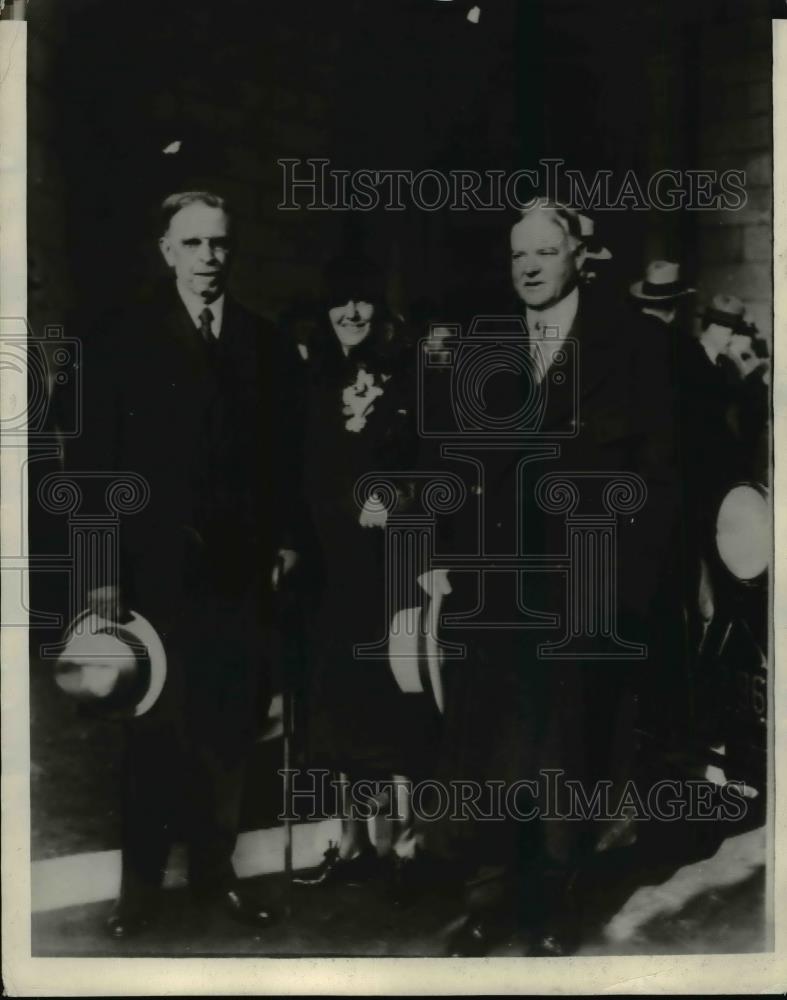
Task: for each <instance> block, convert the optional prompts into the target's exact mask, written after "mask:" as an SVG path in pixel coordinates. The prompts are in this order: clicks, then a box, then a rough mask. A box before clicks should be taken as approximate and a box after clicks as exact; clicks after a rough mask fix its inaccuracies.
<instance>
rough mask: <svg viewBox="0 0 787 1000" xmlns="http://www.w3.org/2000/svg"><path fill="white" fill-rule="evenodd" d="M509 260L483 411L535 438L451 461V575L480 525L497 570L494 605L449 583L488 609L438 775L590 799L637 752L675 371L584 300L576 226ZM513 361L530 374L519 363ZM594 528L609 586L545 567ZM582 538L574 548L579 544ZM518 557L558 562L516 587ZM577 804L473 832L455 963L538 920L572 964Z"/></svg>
mask: <svg viewBox="0 0 787 1000" xmlns="http://www.w3.org/2000/svg"><path fill="white" fill-rule="evenodd" d="M511 251H512V280H513V285H514V289H515V291H516V293H517V295H518V297H519V300H520V310H521V311H520V313H519V317H518V319H517V322H518V323H519V328H520V331H521V332H520V340H521V344H520V345H519V346H518V347H517V345H516V343H515V342H512V341H511V340H509V341H508V343H507V347H506V350H505V351H504V352H503V354H502V355H501V357H503V359H504V362H503V363H496V364H492V365H491V366H490V370H489V373H488V374H487V375H485V377H484V379H483V380H482V381H483V399H484V400H485V402H486V406H487V409H488V411H489V413H490V414H491V416H492V417H493V418H494V422H493V426H496V427H507V428H508V429H509V430H510V429H511V428H512V427H514V426H516V423H517V421H516V420H515V421H513V423H512V418H511V415H514V414H519V415H520V416H519V417H517V420H518V421H519V426H520V427H521V430H522V433H521V437H519V438H517V435H516V434H515V433H514V434H508V436H507V439H506V440H502V439H501V440H500V441H497V442H496V444H495V446H494V447H493V448H489V447H488V448H487V450H486V454H484V447H483V442H481V443H479V442H478V441H476V443H475V445H473V444H471V443H469V444H468V447H467V448H465V449H463V448H462V447H461V446H460V445H456V444H452V447H451V451H452V453H453V455H454V456H458V455H459V454H460V453H461V452H462V451H463V450H464V451H465V452H466V454H467V456H468V457H466V458H464V459H459V460H457V461H455V462H454V463H453V464H452V466H451V467H452V471H456V472H461V470H462V468H464V469H465V470H468V469H469V470H471V471H470V473H469V476H468V473H467V472H465V473H464V475H465V479H468V478H469V480H470V481H469V482H468V490H467V493H468V497H470V498H471V499H470V501H469V502H468V504H466V505H465V508H464V509H463V510H462V511H461V512H460V513H459V514H458V515H457V516H456V517H455V518H454V520H453V523H452V524H449V525H448V526H447V527H446V529H445V530H444V531H443V533H442V538H441V539H440V541H439V547H442V552H443V553H445V554H453V555H454V556H455V557H457V556H458V557H461V556H462V555H463V554H466V553H473V552H475V551H477V548H478V528H477V526H478V525H481V526H482V528H483V551H484V552H485V553H486V554H487V566H486V568H485V570H484V576H483V592H482V594H480V595H479V591H478V583H477V582H474V574H466V573H461V572H452V573H450V575H449V577H448V583H449V586H451V587H452V588H453V593H452V594H451V597H450V601H452V602H453V604H454V608H455V609H456V610H457V611H458V610H459V609H460V608H461V610H462V611H464V610H465V609H471V608H475V611H474V612H473V613H472V614H471V615H469V616H468V617H467V619H466V621H465V622H464V623H462V631H461V632H454V630H453V629H451V630H448V629H447V630H446V632H445V638H446V639H447V640H449V641H453V640H455V639H457V638H460V639H462V640H464V641H466V644H467V648H468V650H469V657H468V659H467V660H466V662H465V663H463V664H458V665H454V664H451V663H450V662H449V663H447V664H446V668H445V675H446V720H445V733H446V739H447V741H448V743H447V753H446V759H445V760H444V762H443V767H442V769H441V774H442V776H443V777H444V778H447V779H449V780H450V778H451V777H459V778H468V777H470V778H473V777H474V778H476V779H478V780H482V781H483V780H488V779H489V778H490V777H491V778H494V779H500V780H502V781H503V782H504V785H505V787H506V788H511V787H512V786H514V784H515V783H516V782H518V781H521V780H523V779H524V780H533V779H536V778H537V777H538V774H539V772H541V773H543V772H546V771H548V770H558V771H560V772H562V778H563V779H565V780H574V781H576V782H579V783H580V785H581V787H582V788H584V790H585V792H586V793H587V795H589V796H591V797H592V791H593V785H594V782H595V781H597V780H599V779H607V780H610V781H612V782H615V781H616V779H617V781H618V783H619V781H620V779H621V778H622V777H623V775H621V774H619V773H616V770H615V769H616V767H617V768H618V769H620V767H621V762H622V761H624V760H625V758H626V756H630V754H631V743H632V726H631V715H632V705H633V700H634V688H635V682H634V678H635V676H636V673H637V672H640V671H642V669H643V659H642V658H641V657H642V653H643V647H644V648H645V650H646V649H647V643H648V639H649V635H650V630H651V626H652V623H653V615H654V609H655V608H656V607H657V605H658V602H659V600H660V595H661V593H662V586H663V580H664V577H665V573H666V571H667V569H668V566H667V565H666V563H667V562H668V558H667V556H668V553H669V552H670V550H671V543H672V540H673V534H674V529H675V522H676V511H677V486H678V482H677V472H676V465H675V459H674V409H675V407H674V400H673V398H672V388H671V380H670V354H669V350H668V349H667V346H666V345H665V348H664V349H663V350H662V349H660V348H659V346H658V345H656V347H655V348H654V347H653V345H652V344H651V343H650V342H644V341H643V340H641V339H640V338H638V336H637V330H636V328H635V326H633V325H632V322H631V320H630V319H628V318H627V316H626V313H625V312H624V311H623V309H622V307H619V306H617V305H616V304H615V303H614V302H612V301H610V300H609V299H606V298H605V299H599V298H596V297H594V296H593V293H592V292H591V291H590V290H581V289H580V286H579V284H578V278H579V273H580V269H581V267H582V264H583V260H584V245H583V241H582V234H581V229H580V226H579V222H578V219H577V217H576V215H575V213H573V212H571V211H569V210H567V209H565V208H563V207H561V206H556V205H553V204H543V203H541V204H538V205H536V206H535V207H534V208H533V209H532V210H530V211H527V212H525V213H523V216H522V218H521V220H520V221H519V222H517V224H516V225H515V226H514V227H513V229H512V232H511ZM498 325H499V324H498ZM461 349H463V348H460V350H461ZM515 349H516V350H518V351H519V352H520V356H521V357H522V361H521V362H520V363H512V361H511V359H512V357H513V356H514V353H512V352H514V351H515ZM481 350H483V348H481ZM525 356H529V358H530V362H529V363H528V362H527V360H526V357H525ZM460 367H461V365H460ZM479 378H480V376H479ZM470 437H472V435H469V436H468V441H469V440H470ZM474 453H475V458H474V459H473V458H472V457H470V456H471V455H473V454H474ZM449 462H450V459H449ZM469 463H474V464H469ZM544 476H551V477H552V479H551V482H552V484H553V485H552V487H549V486H548V484H549V482H550V480H544V479H543V477H544ZM539 482H540V483H541V486H540V487H538V488H537V484H538V483H539ZM615 483H617V486H615V485H614V484H615ZM607 486H609V487H610V489H609V490H607ZM583 517H584V518H586V519H587V518H588V517H589V518H591V519H596V525H597V526H599V525H600V521H601V522H604V523H603V525H600V528H601V530H602V533H603V532H608V531H609V529H610V517H612V519H613V520H615V528H616V552H617V555H616V558H615V559H614V561H613V563H612V565H611V567H607V569H606V570H604V571H603V572H601V573H600V574H599V570H598V569H597V570H596V573H597V574H599V575H597V576H596V578H595V581H594V580H591V579H590V578H586V579H585V580H577V578H576V577H573V583H572V582H571V581H572V574H571V573H566V572H565V567H564V568H563V570H562V571H561V569H560V568H559V567H556V568H555V569H553V570H550V569H549V568H548V564H549V561H550V560H551V559H554V557H561V556H562V557H565V556H567V555H570V554H571V552H572V542H571V540H570V539H571V537H573V538H574V540H575V541H576V540H577V539H579V538H581V537H583V536H582V535H581V531H582V530H584V531H586V532H587V531H588V530H589V529H588V524H589V522H588V521H587V520H585V521H584V522H583V521H582V520H581V519H582V518H583ZM599 519H600V521H599ZM572 525H573V528H574V529H576V530H577V531H580V534H575V535H573V536H571V533H570V531H569V528H571V526H572ZM584 537H585V538H590V535H588V534H586V535H585V536H584ZM597 537H598V538H600V537H601V536H600V535H599V536H597ZM605 537H606V538H607V539H609V537H610V536H609V535H608V534H607V535H606V536H605ZM583 544H584V543H583ZM589 544H597V541H596V540H594V539H590V543H589ZM605 544H606V543H605ZM596 551H597V552H598V551H599V549H597V550H596ZM610 551H612V552H614V551H615V549H614V548H612V549H611V550H610ZM440 554H441V552H440V551H439V550H438V552H437V554H436V556H435V565H436V566H438V567H439V565H440ZM496 554H497V556H496ZM512 556H513V557H515V558H516V559H519V558H522V557H525V558H531V559H532V558H535V559H537V558H538V557H539V556H540V557H542V558H543V560H545V562H543V564H542V566H541V567H540V568H536V565H535V563H531V565H532V566H533V571H527V570H525V572H518V571H516V570H514V571H513V572H512V568H511V557H512ZM497 557H499V564H496V558H497ZM506 557H508V564H507V563H506ZM429 586H431V587H440V586H443V588H445V572H444V571H442V572H441V571H440V570H437V571H436V572H435V573H433V574H432V579H431V580H430V581H429V582H428V583H427V587H429ZM593 587H595V588H596V589H595V591H593V590H591V588H593ZM517 588H518V589H517ZM469 591H473V593H468V592H469ZM479 608H481V610H479ZM589 608H590V609H595V610H588V609H589ZM578 609H580V610H579V611H578ZM446 610H447V611H448V610H450V605H449V606H447V607H446ZM583 613H584V614H585V615H587V616H590V618H592V621H589V619H586V620H584V621H583V619H582V617H581V615H582V614H583ZM588 624H592V625H594V626H598V627H597V628H595V630H594V628H588V627H586V626H587V625H588ZM490 625H493V626H494V627H491V628H490ZM561 640H565V641H563V642H562V643H561ZM561 657H563V658H561ZM565 657H568V658H565ZM644 662H646V660H645V661H644ZM452 737H453V738H452ZM565 787H566V786H564V785H563V784H562V783H561V784H560V788H559V790H558V795H557V802H556V803H555V802H553V810H552V812H551V814H548V815H546V816H545V815H544V812H545V802H544V798H543V785H541V786H538V787H536V788H535V789H533V788H532V787H531V788H525V789H524V790H523V793H522V794H521V795H520V796H519V797H518V798H517V799H516V800H508V802H507V811H508V816H509V819H508V820H507V821H505V822H502V823H501V822H494V821H487V822H484V821H483V820H482V821H479V822H478V823H476V824H475V827H476V836H475V838H474V847H473V850H474V863H475V871H474V874H473V876H472V877H471V878H470V879H469V880H468V883H467V888H468V892H467V904H468V914H467V917H466V919H465V921H464V922H463V924H462V925H461V927H460V928H459V930H458V932H457V933H456V934H455V935H454V936H453V937H452V940H451V942H450V945H449V951H450V953H451V954H455V955H462V954H465V955H468V954H476V955H478V954H484V953H485V952H486V950H487V949H488V947H489V944H490V941H491V937H492V935H493V934H494V927H495V925H497V927H498V930H499V929H500V927H501V926H506V925H507V920H506V921H505V922H503V923H501V921H502V918H503V916H505V917H506V918H508V919H511V918H512V919H515V920H516V921H518V922H521V921H525V922H526V924H527V927H528V930H529V931H530V933H531V935H532V938H531V953H533V954H542V955H562V954H567V953H570V952H571V951H573V950H575V948H576V947H577V946H578V935H577V926H576V922H575V921H574V920H573V919H572V917H573V911H572V885H573V883H574V880H575V877H576V874H577V871H578V869H579V866H580V863H581V861H582V859H583V857H584V856H585V853H586V852H587V851H588V850H592V848H593V843H594V841H593V832H594V831H593V830H592V828H591V825H590V824H588V823H584V822H580V821H578V820H577V818H576V816H574V817H573V818H567V817H566V816H564V815H563V813H564V812H566V811H567V810H568V809H569V808H570V807H571V801H570V800H567V799H566V797H565V795H564V789H565ZM534 799H540V801H537V802H535V807H536V808H537V809H540V810H541V812H540V814H539V815H540V818H538V819H536V820H533V821H530V822H528V821H524V820H521V821H517V820H514V821H511V818H510V817H511V813H512V811H514V810H518V811H519V813H520V815H521V816H523V817H524V816H527V815H529V814H530V815H535V814H533V813H532V808H533V806H534ZM555 805H556V806H557V808H556V809H555V808H554V806H555Z"/></svg>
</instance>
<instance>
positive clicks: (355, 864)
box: [292, 844, 380, 888]
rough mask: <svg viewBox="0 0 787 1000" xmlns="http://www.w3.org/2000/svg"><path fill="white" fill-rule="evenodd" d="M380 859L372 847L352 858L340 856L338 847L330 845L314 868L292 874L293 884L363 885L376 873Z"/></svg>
mask: <svg viewBox="0 0 787 1000" xmlns="http://www.w3.org/2000/svg"><path fill="white" fill-rule="evenodd" d="M379 869H380V860H379V858H378V857H377V854H376V852H375V851H374V849H373V848H371V847H367V848H365V849H364V850H363V851H361V853H360V854H358V855H357V856H356V857H354V858H348V859H345V858H340V857H339V848H338V847H336V846H335V845H333V844H332V845H331V846H330V847H329V848H328V850H327V851H326V852H325V855H324V860H323V861H322V863H321V864H319V865H318V866H317V867H316V868H310V869H308V870H307V871H305V872H302V873H301V874H300V875H294V876H293V878H292V883H293V885H300V886H307V887H315V888H316V887H318V886H324V885H353V886H358V885H363V883H364V882H368V881H369V880H370V879H372V878H374V877H375V875H377V874H378V872H379Z"/></svg>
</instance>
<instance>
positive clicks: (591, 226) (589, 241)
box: [577, 212, 612, 260]
mask: <svg viewBox="0 0 787 1000" xmlns="http://www.w3.org/2000/svg"><path fill="white" fill-rule="evenodd" d="M577 214H578V218H579V228H580V229H581V231H582V242H583V243H584V244H585V256H586V257H587V258H588V259H589V260H612V253H611V252H610V251H609V250H607V248H606V247H602V246H601V245H600V244H599V243H597V242H596V223H595V222H594V221H593V220H592V219H591V218H590V216H589V215H583V214H582V213H581V212H579V213H577Z"/></svg>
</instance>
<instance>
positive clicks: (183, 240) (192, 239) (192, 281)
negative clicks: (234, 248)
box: [159, 202, 230, 302]
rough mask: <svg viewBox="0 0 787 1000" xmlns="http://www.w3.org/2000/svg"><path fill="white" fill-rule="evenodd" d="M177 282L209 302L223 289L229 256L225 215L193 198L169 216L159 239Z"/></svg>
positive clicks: (227, 228)
mask: <svg viewBox="0 0 787 1000" xmlns="http://www.w3.org/2000/svg"><path fill="white" fill-rule="evenodd" d="M159 246H160V247H161V252H162V254H163V255H164V260H165V261H166V262H167V264H169V266H170V267H171V268H172V269H173V271H174V272H175V278H176V280H177V282H178V284H179V285H180V286H181V287H182V288H185V289H187V290H188V291H190V292H192V293H193V294H194V295H198V296H199V297H200V298H201V299H203V300H204V301H205V302H212V301H213V300H214V299H216V298H218V297H219V296H220V295H221V293H222V292H223V291H224V286H225V285H226V282H227V270H228V267H229V259H230V237H229V219H228V218H227V215H226V213H225V212H224V210H223V209H221V208H212V207H211V206H210V205H202V204H200V203H198V202H195V203H194V204H193V205H187V206H186V207H185V208H181V210H180V211H179V212H176V213H175V215H173V216H172V218H171V219H170V223H169V229H168V230H167V231H166V233H165V234H164V235H163V236H162V237H161V239H160V240H159Z"/></svg>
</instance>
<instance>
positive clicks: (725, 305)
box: [702, 294, 751, 333]
mask: <svg viewBox="0 0 787 1000" xmlns="http://www.w3.org/2000/svg"><path fill="white" fill-rule="evenodd" d="M745 313H746V306H745V305H744V304H743V302H742V301H741V300H740V299H739V298H738V297H737V296H736V295H723V294H720V295H714V296H713V298H712V299H711V302H710V305H708V306H706V307H705V311H704V312H703V313H702V321H703V322H704V323H714V324H716V326H727V327H729V328H730V329H731V330H735V331H736V332H738V331H740V332H746V333H750V332H751V331H750V330H749V329H748V328H747V326H746V322H745V320H744V314H745Z"/></svg>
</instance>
